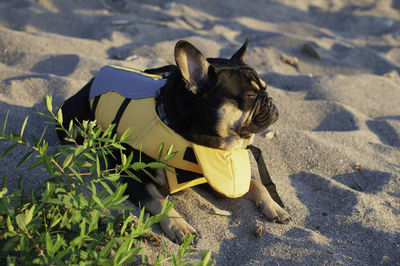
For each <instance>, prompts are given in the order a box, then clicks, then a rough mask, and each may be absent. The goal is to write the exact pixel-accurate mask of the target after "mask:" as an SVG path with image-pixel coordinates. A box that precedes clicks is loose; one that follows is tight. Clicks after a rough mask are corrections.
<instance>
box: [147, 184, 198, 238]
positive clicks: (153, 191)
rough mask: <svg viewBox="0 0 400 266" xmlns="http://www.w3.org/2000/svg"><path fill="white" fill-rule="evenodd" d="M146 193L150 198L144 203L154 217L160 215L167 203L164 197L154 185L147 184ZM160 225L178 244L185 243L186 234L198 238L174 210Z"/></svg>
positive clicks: (194, 231) (193, 230)
mask: <svg viewBox="0 0 400 266" xmlns="http://www.w3.org/2000/svg"><path fill="white" fill-rule="evenodd" d="M146 191H147V192H148V193H149V195H150V197H149V198H148V199H146V200H145V201H144V202H142V203H143V204H144V206H145V207H146V209H147V210H148V211H149V212H150V213H152V214H153V215H155V214H158V213H160V212H161V210H162V207H163V204H164V202H165V199H164V197H163V196H162V195H161V194H160V193H159V192H158V190H157V188H156V186H155V185H154V184H152V183H149V184H146ZM160 225H161V228H162V230H163V231H164V233H165V234H166V235H167V236H168V238H169V239H171V240H172V241H173V242H175V243H178V244H180V243H182V242H183V239H184V238H185V235H186V234H192V235H195V236H198V234H197V232H196V230H195V229H194V228H193V227H192V226H191V225H190V224H188V223H187V222H186V221H185V220H184V219H183V218H182V217H181V216H180V215H179V213H178V212H177V211H176V210H174V209H172V210H170V211H169V212H168V218H166V219H164V220H162V221H161V222H160Z"/></svg>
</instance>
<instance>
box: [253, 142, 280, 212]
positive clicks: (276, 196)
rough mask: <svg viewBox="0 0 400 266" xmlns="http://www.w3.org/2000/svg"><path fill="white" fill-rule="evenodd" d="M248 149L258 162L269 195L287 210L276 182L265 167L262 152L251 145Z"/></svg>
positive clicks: (262, 180) (262, 181)
mask: <svg viewBox="0 0 400 266" xmlns="http://www.w3.org/2000/svg"><path fill="white" fill-rule="evenodd" d="M247 148H248V149H249V150H250V151H251V153H252V154H253V157H254V159H255V160H256V162H257V168H258V172H259V173H260V178H261V183H262V184H263V185H264V186H265V187H266V188H267V190H268V192H269V194H270V195H271V197H272V199H273V200H274V201H275V202H276V203H278V204H279V206H281V207H282V208H285V205H284V204H283V202H282V200H281V198H280V197H279V194H278V192H277V191H276V186H275V184H274V182H272V179H271V175H270V174H269V172H268V169H267V166H265V161H264V158H263V155H262V152H261V150H260V149H259V148H257V147H255V146H253V145H249V146H247Z"/></svg>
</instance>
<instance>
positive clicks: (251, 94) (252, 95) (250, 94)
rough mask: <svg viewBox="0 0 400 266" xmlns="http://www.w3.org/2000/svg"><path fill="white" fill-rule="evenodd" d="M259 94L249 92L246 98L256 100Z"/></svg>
mask: <svg viewBox="0 0 400 266" xmlns="http://www.w3.org/2000/svg"><path fill="white" fill-rule="evenodd" d="M257 95H258V94H257V93H255V92H248V93H246V98H249V99H254V98H256V97H257Z"/></svg>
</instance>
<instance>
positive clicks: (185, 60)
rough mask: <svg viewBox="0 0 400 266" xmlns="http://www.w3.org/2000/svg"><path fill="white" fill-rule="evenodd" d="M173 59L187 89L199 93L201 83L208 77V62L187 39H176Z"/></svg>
mask: <svg viewBox="0 0 400 266" xmlns="http://www.w3.org/2000/svg"><path fill="white" fill-rule="evenodd" d="M175 61H176V65H177V66H178V68H179V70H180V72H181V74H182V77H183V79H184V80H185V82H186V87H187V89H188V90H190V91H191V92H193V93H194V94H197V93H199V91H200V90H201V85H202V84H204V83H205V82H206V81H207V79H208V69H209V67H210V64H209V63H208V61H207V59H206V58H205V57H204V56H203V55H202V54H201V52H200V51H199V50H198V49H197V48H196V47H194V46H193V45H192V44H190V43H189V42H187V41H183V40H181V41H178V43H177V44H176V46H175Z"/></svg>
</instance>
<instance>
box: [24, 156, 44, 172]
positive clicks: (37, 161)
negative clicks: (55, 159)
mask: <svg viewBox="0 0 400 266" xmlns="http://www.w3.org/2000/svg"><path fill="white" fill-rule="evenodd" d="M41 164H43V157H42V158H39V159H38V160H36V161H34V162H33V163H32V164H31V165H30V166H29V167H28V169H29V170H31V169H34V168H36V167H38V166H39V165H41Z"/></svg>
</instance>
